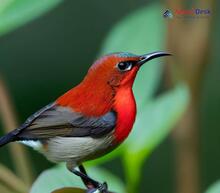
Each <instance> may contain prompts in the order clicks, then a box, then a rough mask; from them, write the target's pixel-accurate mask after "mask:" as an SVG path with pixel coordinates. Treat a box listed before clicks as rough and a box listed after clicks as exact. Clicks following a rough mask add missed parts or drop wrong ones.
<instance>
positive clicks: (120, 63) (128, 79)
mask: <svg viewBox="0 0 220 193" xmlns="http://www.w3.org/2000/svg"><path fill="white" fill-rule="evenodd" d="M167 55H169V54H168V53H166V52H153V53H149V54H144V55H135V54H131V53H127V52H119V53H113V54H109V55H106V56H103V57H101V58H100V59H98V60H97V61H96V62H95V63H94V64H93V65H92V66H91V67H90V69H89V71H88V73H87V75H86V76H85V78H84V80H83V81H82V82H81V83H80V84H79V85H78V86H76V87H74V88H73V89H72V90H70V91H69V92H67V93H66V94H65V95H63V96H62V97H60V98H59V99H58V101H57V102H58V104H60V105H63V106H71V107H72V108H73V109H74V110H75V111H77V112H83V113H84V114H87V115H91V116H98V115H102V114H104V113H106V112H108V111H109V110H110V109H112V108H113V107H114V105H115V102H120V101H122V102H123V103H124V102H126V101H131V100H130V99H131V98H130V97H133V93H132V89H131V88H132V85H133V82H134V79H135V77H136V74H137V72H138V70H139V69H140V67H141V66H142V65H143V64H145V63H146V62H148V61H150V60H152V59H154V58H158V57H162V56H167ZM132 100H133V99H132ZM122 106H124V104H123V105H122Z"/></svg>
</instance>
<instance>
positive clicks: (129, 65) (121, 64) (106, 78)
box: [87, 52, 170, 88]
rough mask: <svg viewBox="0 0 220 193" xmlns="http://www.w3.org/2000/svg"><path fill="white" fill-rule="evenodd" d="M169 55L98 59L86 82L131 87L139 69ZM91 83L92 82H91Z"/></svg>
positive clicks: (118, 55) (120, 56)
mask: <svg viewBox="0 0 220 193" xmlns="http://www.w3.org/2000/svg"><path fill="white" fill-rule="evenodd" d="M167 55H170V54H168V53H166V52H152V53H149V54H144V55H135V54H131V53H128V52H118V53H113V54H109V55H106V56H103V57H101V58H100V59H98V60H97V61H96V62H95V63H94V64H93V65H92V66H91V68H90V69H89V72H88V75H87V80H88V81H89V82H91V80H95V83H99V82H102V83H104V84H106V85H109V86H111V87H112V88H114V87H121V86H122V87H125V86H132V85H133V82H134V79H135V76H136V74H137V72H138V70H139V69H140V67H141V66H142V65H143V64H145V63H146V62H148V61H150V60H152V59H154V58H158V57H162V56H167ZM92 82H93V81H92Z"/></svg>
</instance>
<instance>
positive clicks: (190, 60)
mask: <svg viewBox="0 0 220 193" xmlns="http://www.w3.org/2000/svg"><path fill="white" fill-rule="evenodd" d="M213 2H214V1H213V0H210V1H205V0H201V1H197V4H196V3H195V4H194V5H192V6H193V7H195V8H196V7H198V8H209V9H211V8H213ZM185 3H186V2H185V1H183V0H176V1H172V0H167V1H166V8H168V9H169V10H171V11H175V10H176V9H185ZM174 14H175V13H174ZM212 17H213V15H212V16H210V17H209V18H194V19H184V18H176V17H175V16H174V18H173V19H171V20H169V21H168V20H167V29H168V32H167V47H168V50H169V52H171V53H172V54H173V55H174V57H173V58H172V60H169V63H173V64H171V65H170V66H169V67H170V69H169V70H170V71H169V72H168V73H169V74H168V75H169V77H168V79H169V80H171V79H172V80H174V82H175V81H184V82H185V83H186V84H187V85H188V87H189V89H190V95H191V101H190V105H189V107H188V110H187V112H186V113H185V115H184V116H183V118H182V120H181V121H180V122H179V124H178V125H177V129H176V130H174V133H173V139H174V143H175V156H176V176H177V187H176V189H177V190H176V191H175V192H177V193H186V192H187V193H199V192H200V179H199V120H198V115H199V102H200V99H201V93H200V91H201V86H202V79H203V76H204V71H205V68H206V64H207V59H208V56H209V50H210V49H209V46H210V45H209V42H210V38H209V33H210V30H211V19H212ZM169 83H170V82H169Z"/></svg>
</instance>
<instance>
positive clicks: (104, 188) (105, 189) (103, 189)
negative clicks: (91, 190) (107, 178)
mask: <svg viewBox="0 0 220 193" xmlns="http://www.w3.org/2000/svg"><path fill="white" fill-rule="evenodd" d="M97 188H98V190H99V191H100V192H101V193H108V185H107V183H106V182H104V183H103V184H102V183H99V185H98V187H97Z"/></svg>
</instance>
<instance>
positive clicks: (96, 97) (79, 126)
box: [0, 52, 169, 192]
mask: <svg viewBox="0 0 220 193" xmlns="http://www.w3.org/2000/svg"><path fill="white" fill-rule="evenodd" d="M166 55H169V54H167V53H165V52H153V53H150V54H145V55H140V56H139V55H134V54H131V53H126V52H119V53H113V54H109V55H106V56H104V57H102V58H100V59H99V60H97V61H96V62H95V63H94V64H93V65H92V66H91V68H90V69H89V71H88V73H87V75H86V77H85V78H84V80H83V81H82V82H81V83H80V84H79V85H77V86H76V87H74V88H73V89H71V90H70V91H68V92H67V93H65V94H64V95H63V96H61V97H59V98H58V99H57V100H56V101H55V102H53V103H51V104H49V105H47V106H46V107H44V108H42V109H41V110H39V111H38V112H36V113H35V114H33V115H32V116H30V117H29V118H28V119H27V120H26V122H25V123H24V124H23V125H21V126H20V127H19V128H17V129H15V130H13V131H11V132H10V133H8V134H7V135H5V136H3V137H1V138H0V146H3V145H5V144H7V143H9V142H13V141H20V142H22V143H24V144H26V145H29V146H32V147H33V148H35V149H38V150H39V151H40V152H41V153H43V154H44V155H45V156H46V157H47V159H49V160H50V161H52V162H56V163H57V162H66V164H67V168H68V169H69V170H70V171H71V172H73V173H74V174H76V175H78V176H80V177H81V178H82V180H83V182H84V184H85V185H86V186H87V188H89V189H90V188H96V189H99V190H100V192H107V184H106V183H103V184H102V183H99V182H97V181H95V180H93V179H92V178H90V177H89V176H88V175H87V174H86V171H85V169H84V167H83V166H82V163H83V162H84V161H87V160H92V159H95V158H98V157H100V156H102V155H104V154H107V153H109V152H110V151H112V150H113V149H115V148H116V147H117V146H118V145H120V144H121V143H122V142H123V141H124V140H125V139H126V137H127V136H128V134H129V133H130V131H131V129H132V127H133V124H134V121H135V116H136V103H135V99H134V95H133V92H132V85H133V82H134V80H135V77H136V74H137V72H138V70H139V68H140V67H141V66H142V64H144V63H146V62H147V61H149V60H151V59H153V58H157V57H161V56H166ZM76 166H78V167H79V170H76V169H75V167H76Z"/></svg>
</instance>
